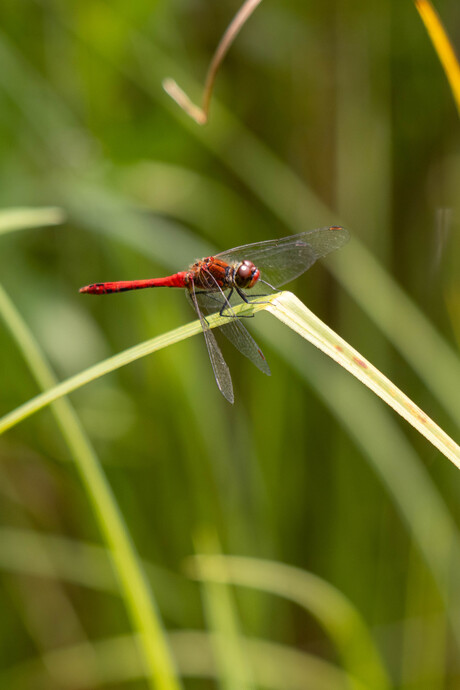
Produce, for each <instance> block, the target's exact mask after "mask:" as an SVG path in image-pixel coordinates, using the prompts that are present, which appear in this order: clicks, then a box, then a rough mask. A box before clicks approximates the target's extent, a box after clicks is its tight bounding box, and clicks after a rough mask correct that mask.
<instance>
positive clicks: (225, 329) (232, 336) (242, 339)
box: [196, 292, 271, 376]
mask: <svg viewBox="0 0 460 690" xmlns="http://www.w3.org/2000/svg"><path fill="white" fill-rule="evenodd" d="M196 300H197V302H198V305H199V307H200V309H201V310H202V311H203V313H204V314H213V313H214V312H216V311H219V310H220V309H221V308H222V306H223V305H224V296H223V295H220V294H219V293H205V292H199V293H198V294H196ZM225 311H226V312H227V311H229V312H230V314H231V313H232V309H231V306H230V305H228V309H227V308H226V309H225ZM219 330H220V332H221V333H223V334H224V335H225V337H226V338H228V340H230V342H231V343H232V345H234V346H235V347H236V349H237V350H239V352H241V354H242V355H244V356H245V357H247V358H248V359H249V360H250V361H251V362H252V363H253V364H255V366H256V367H257V368H258V369H260V371H263V373H264V374H267V376H271V371H270V367H269V366H268V364H267V360H266V359H265V357H264V354H263V352H262V350H261V349H260V347H259V346H258V345H257V343H256V341H255V340H254V338H253V337H252V336H251V335H250V334H249V332H248V330H247V328H245V326H243V324H242V323H241V319H239V318H238V317H237V316H236V315H234V316H233V318H232V320H231V321H229V322H228V323H226V324H224V325H223V326H220V327H219Z"/></svg>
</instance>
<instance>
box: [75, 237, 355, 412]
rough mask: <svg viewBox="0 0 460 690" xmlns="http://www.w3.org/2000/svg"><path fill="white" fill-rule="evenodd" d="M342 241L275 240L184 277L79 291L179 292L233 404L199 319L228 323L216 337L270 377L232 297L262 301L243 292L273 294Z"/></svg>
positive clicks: (220, 361) (221, 363)
mask: <svg viewBox="0 0 460 690" xmlns="http://www.w3.org/2000/svg"><path fill="white" fill-rule="evenodd" d="M348 239H349V234H348V231H347V230H345V229H344V228H341V227H338V226H330V227H325V228H319V229H318V230H311V231H310V232H301V233H299V234H298V235H291V236H289V237H283V238H282V239H280V240H267V241H265V242H256V243H255V244H246V245H244V246H242V247H235V248H234V249H229V250H228V251H226V252H221V253H220V254H215V255H214V256H207V257H206V258H204V259H200V260H199V261H195V263H194V264H192V265H191V266H190V267H189V268H188V269H187V270H186V271H179V273H174V274H173V275H170V276H166V277H165V278H148V279H146V280H126V281H117V282H113V283H93V284H92V285H87V286H86V287H82V288H80V292H84V293H89V294H91V295H107V294H111V293H114V292H126V291H128V290H141V289H143V288H152V287H175V288H185V290H186V293H187V296H188V298H189V300H190V302H191V303H192V305H193V307H194V309H195V311H196V313H197V314H198V318H199V319H200V322H201V326H202V328H203V333H204V337H205V341H206V346H207V348H208V352H209V357H210V359H211V364H212V368H213V370H214V376H215V377H216V382H217V385H218V387H219V390H220V391H221V393H222V394H223V395H224V396H225V397H226V398H227V400H228V401H229V402H231V403H233V401H234V396H233V386H232V379H231V376H230V371H229V369H228V366H227V364H226V363H225V360H224V358H223V356H222V352H221V351H220V348H219V346H218V344H217V341H216V338H215V336H214V333H213V332H212V330H211V329H210V328H209V326H208V323H207V321H206V318H205V316H204V315H208V314H211V313H213V312H217V311H218V312H219V313H220V315H221V316H228V317H230V319H231V320H230V321H228V322H227V323H225V324H223V325H222V326H220V330H221V332H222V333H223V334H224V335H225V336H226V337H227V338H228V339H229V340H230V341H231V342H232V343H233V345H234V346H235V347H236V348H237V349H238V350H239V351H240V352H241V353H242V354H243V355H245V357H248V359H250V360H251V362H253V363H254V364H255V365H256V367H258V368H259V369H260V370H261V371H263V372H264V373H265V374H267V375H270V368H269V366H268V364H267V362H266V360H265V357H264V355H263V353H262V350H261V349H260V348H259V346H258V345H257V343H256V342H255V341H254V339H253V338H252V336H250V335H249V333H248V331H247V329H246V328H245V327H244V326H243V324H242V322H241V318H242V317H238V316H236V314H235V313H234V311H233V308H232V302H231V300H232V298H233V304H235V301H234V300H235V297H236V299H239V300H242V301H244V302H248V301H249V300H248V297H249V296H251V297H262V296H263V294H265V295H267V290H265V293H263V294H260V293H259V294H257V295H255V294H253V293H251V295H247V294H246V291H247V290H252V289H253V288H254V287H255V286H256V285H257V286H259V285H260V284H262V285H264V286H266V288H268V289H269V291H273V290H276V289H277V288H279V287H281V286H282V285H284V284H285V283H288V282H289V281H291V280H294V278H297V277H298V276H300V275H301V274H302V273H304V272H305V271H306V270H308V269H309V268H310V266H312V265H313V264H314V263H315V261H316V260H317V259H320V258H321V257H322V256H326V254H329V252H331V251H333V250H334V249H339V247H341V246H342V245H344V244H345V243H346V242H347V241H348Z"/></svg>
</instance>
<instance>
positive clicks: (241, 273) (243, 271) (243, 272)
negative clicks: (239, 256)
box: [237, 261, 252, 282]
mask: <svg viewBox="0 0 460 690" xmlns="http://www.w3.org/2000/svg"><path fill="white" fill-rule="evenodd" d="M237 273H238V278H239V279H240V280H241V281H242V282H246V281H247V279H248V278H250V277H251V275H252V264H251V265H249V262H245V261H244V262H243V263H242V264H241V266H240V267H239V268H238V271H237Z"/></svg>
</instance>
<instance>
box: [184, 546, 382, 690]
mask: <svg viewBox="0 0 460 690" xmlns="http://www.w3.org/2000/svg"><path fill="white" fill-rule="evenodd" d="M187 565H188V568H187V569H188V570H189V571H191V574H192V576H193V577H196V578H198V579H199V580H205V581H210V582H221V583H227V584H234V585H240V586H242V587H252V588H254V589H258V590H261V591H265V592H270V593H271V594H275V595H277V596H281V597H284V598H286V599H290V600H291V601H293V602H295V603H296V604H298V605H299V606H302V607H303V608H304V609H305V610H306V611H308V612H309V613H310V614H311V615H312V616H314V617H315V618H316V619H317V621H318V622H319V624H320V625H321V626H322V627H323V628H324V629H325V630H326V632H327V633H328V635H329V636H330V638H331V640H332V642H333V643H334V644H335V646H336V648H337V651H338V652H339V654H340V656H341V660H342V663H343V667H344V669H345V670H346V672H347V673H348V674H349V675H350V678H356V679H360V682H359V685H361V684H362V685H365V686H366V685H367V686H368V687H370V688H373V689H374V690H388V689H389V688H390V681H389V679H388V677H387V674H386V671H385V668H384V666H383V663H382V660H381V659H380V655H379V652H378V650H377V648H376V647H375V645H374V642H373V640H372V638H371V636H370V633H369V631H368V629H367V627H366V625H365V623H364V621H363V620H362V618H361V616H360V615H359V613H358V612H357V611H356V609H355V608H354V607H353V605H352V604H351V603H350V602H349V601H348V599H346V597H344V596H343V595H342V594H341V592H339V590H337V589H336V588H335V587H333V586H332V585H330V584H329V583H328V582H326V581H325V580H322V579H321V578H319V577H317V576H315V575H313V574H312V573H309V572H306V571H304V570H300V569H299V568H294V567H292V566H288V565H285V564H284V563H276V562H275V561H268V560H261V559H257V558H244V557H238V556H223V555H220V554H214V555H209V554H200V555H196V556H192V557H191V558H190V559H189V560H188V562H187ZM350 682H351V681H350ZM356 687H357V686H356V685H355V684H354V683H352V682H351V685H350V688H354V689H356Z"/></svg>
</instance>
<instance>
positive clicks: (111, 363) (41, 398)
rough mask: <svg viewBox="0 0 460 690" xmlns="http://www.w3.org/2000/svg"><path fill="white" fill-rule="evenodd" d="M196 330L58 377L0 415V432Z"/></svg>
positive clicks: (221, 320)
mask: <svg viewBox="0 0 460 690" xmlns="http://www.w3.org/2000/svg"><path fill="white" fill-rule="evenodd" d="M272 299H273V297H270V298H265V301H264V303H263V304H262V303H259V304H258V303H255V302H251V303H250V304H244V303H243V304H241V305H239V306H236V307H235V309H234V312H235V314H239V313H240V312H244V313H251V314H252V313H256V312H257V311H260V310H262V309H266V308H267V306H268V304H269V303H270V300H272ZM228 320H229V319H228V317H226V316H219V314H213V315H212V316H209V317H207V322H208V324H209V326H210V328H216V327H217V326H220V325H222V324H225V323H227V322H228ZM197 333H202V328H201V324H200V322H199V321H198V320H197V321H194V322H192V323H189V324H187V325H185V326H180V327H179V328H176V329H175V330H173V331H170V332H169V333H165V334H163V335H160V336H157V337H156V338H152V339H151V340H147V341H146V342H144V343H140V344H139V345H135V346H134V347H131V348H129V349H128V350H124V351H123V352H120V353H119V354H118V355H114V356H113V357H109V358H108V359H105V360H104V361H103V362H99V363H98V364H95V365H94V366H92V367H89V368H88V369H85V370H84V371H82V372H80V373H79V374H76V375H75V376H72V377H71V378H69V379H66V380H65V381H62V383H59V384H57V385H55V386H53V387H52V388H49V389H48V390H46V391H45V392H44V393H40V394H39V395H37V396H36V397H35V398H32V399H31V400H29V401H28V402H26V403H24V404H23V405H21V406H20V407H17V408H16V409H15V410H13V411H12V412H10V413H9V414H6V415H5V416H4V417H2V418H1V419H0V434H2V433H4V432H5V431H7V430H8V429H10V428H11V427H13V426H14V425H15V424H19V422H21V421H23V420H24V419H26V418H27V417H30V415H32V414H34V413H35V412H38V410H41V409H43V408H44V407H46V406H47V405H49V404H50V403H52V402H54V401H55V400H59V398H62V397H63V396H64V395H68V394H69V393H72V392H73V391H76V390H78V388H81V387H82V386H85V385H86V384H87V383H91V381H95V380H96V379H98V378H100V377H101V376H104V375H105V374H108V373H110V372H111V371H115V370H116V369H120V367H123V366H125V365H126V364H130V363H131V362H135V361H136V360H137V359H141V358H142V357H146V356H147V355H150V354H152V353H153V352H156V351H157V350H161V349H162V348H164V347H168V346H169V345H173V344H174V343H178V342H180V341H181V340H185V339H186V338H190V337H191V336H192V335H196V334H197Z"/></svg>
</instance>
